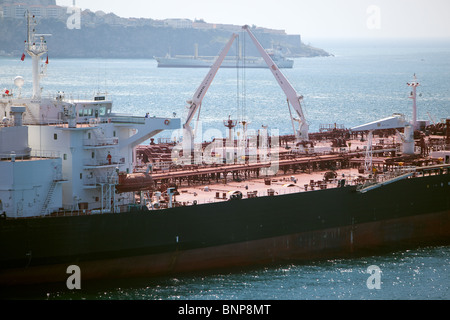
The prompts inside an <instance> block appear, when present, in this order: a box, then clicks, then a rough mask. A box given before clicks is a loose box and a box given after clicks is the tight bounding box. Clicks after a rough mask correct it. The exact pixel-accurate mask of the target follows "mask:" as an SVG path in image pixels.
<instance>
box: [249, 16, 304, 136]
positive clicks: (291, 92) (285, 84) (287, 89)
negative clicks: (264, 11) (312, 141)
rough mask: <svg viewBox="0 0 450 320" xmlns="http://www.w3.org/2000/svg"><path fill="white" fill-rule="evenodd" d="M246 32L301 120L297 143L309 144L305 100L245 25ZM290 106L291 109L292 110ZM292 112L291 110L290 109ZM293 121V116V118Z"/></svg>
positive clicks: (299, 120) (296, 134) (299, 121)
mask: <svg viewBox="0 0 450 320" xmlns="http://www.w3.org/2000/svg"><path fill="white" fill-rule="evenodd" d="M242 28H243V29H244V30H246V31H247V32H248V34H249V35H250V38H251V39H252V40H253V43H254V44H255V46H256V48H257V49H258V51H259V53H260V55H261V56H262V58H263V59H264V61H265V62H266V64H267V65H268V67H269V69H270V71H272V73H273V75H274V76H275V79H276V80H277V81H278V84H279V85H280V87H281V89H283V91H284V93H285V94H286V98H287V102H288V104H289V105H290V106H292V107H293V108H294V110H295V111H296V112H297V114H298V116H299V119H296V120H297V121H298V123H299V130H298V131H295V132H294V134H295V137H296V142H297V143H300V142H308V141H309V133H308V132H309V125H308V123H307V122H306V118H305V115H304V113H303V109H302V105H301V101H302V100H303V96H302V95H298V94H297V92H296V91H295V89H294V87H293V86H292V85H291V84H290V83H289V80H288V79H287V78H286V77H285V76H284V74H283V73H282V72H281V70H280V69H279V68H278V66H277V64H276V63H275V62H274V61H273V60H272V58H271V57H270V56H269V54H268V53H267V52H266V50H264V48H263V47H262V45H261V44H260V43H259V41H258V39H256V37H255V36H254V35H253V33H252V32H251V31H250V27H249V26H248V25H245V26H243V27H242ZM290 106H289V108H290ZM289 110H290V109H289ZM291 119H292V116H291Z"/></svg>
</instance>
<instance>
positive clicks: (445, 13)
mask: <svg viewBox="0 0 450 320" xmlns="http://www.w3.org/2000/svg"><path fill="white" fill-rule="evenodd" d="M75 1H76V2H75V4H76V6H77V7H80V8H82V9H83V10H84V9H90V10H91V11H94V12H95V11H97V10H102V11H104V12H106V13H109V12H113V13H115V14H116V15H118V16H120V17H124V18H129V17H135V18H151V19H157V20H163V19H167V18H186V19H191V20H194V19H203V20H205V21H206V22H209V23H223V24H235V25H245V24H248V25H256V26H259V27H265V28H271V29H280V30H285V31H286V32H287V33H288V34H301V35H302V39H303V40H304V41H305V40H306V41H308V40H314V39H337V38H366V39H367V38H369V39H370V37H373V38H376V39H379V38H408V39H411V38H450V18H449V14H450V0H220V1H219V0H157V1H156V0H126V1H124V0H75ZM73 2H74V0H57V4H58V5H65V6H71V5H73Z"/></svg>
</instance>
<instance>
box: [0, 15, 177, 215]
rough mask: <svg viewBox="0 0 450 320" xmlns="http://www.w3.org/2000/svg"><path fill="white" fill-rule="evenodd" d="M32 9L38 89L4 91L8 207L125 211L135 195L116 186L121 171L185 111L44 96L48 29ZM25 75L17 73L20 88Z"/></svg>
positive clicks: (10, 211)
mask: <svg viewBox="0 0 450 320" xmlns="http://www.w3.org/2000/svg"><path fill="white" fill-rule="evenodd" d="M33 19H34V18H33V17H31V16H28V39H27V41H26V43H25V46H26V48H25V49H26V52H27V53H28V54H29V55H30V57H31V59H32V68H33V93H32V95H31V97H29V98H23V97H22V93H20V94H18V95H16V94H14V93H12V92H5V93H3V94H2V95H1V96H0V115H1V118H2V122H1V124H0V159H1V160H0V177H1V178H0V214H3V215H6V216H7V217H33V216H44V215H48V214H51V213H53V212H56V211H63V210H64V211H79V210H85V211H89V212H94V213H95V212H97V213H103V212H118V211H119V209H120V206H126V205H127V204H129V203H133V202H134V197H133V193H120V194H117V193H116V186H117V184H118V174H119V173H120V172H126V173H132V171H133V168H134V166H135V160H136V159H135V152H134V150H135V148H136V146H138V145H139V144H141V143H143V142H144V141H146V140H148V139H150V138H151V137H153V136H155V135H156V134H158V133H160V132H162V131H164V130H173V129H178V128H179V127H180V120H179V119H167V118H156V117H152V118H146V117H144V116H142V117H136V116H131V115H121V114H116V113H113V111H112V101H110V100H108V99H107V96H106V95H102V94H99V95H96V96H95V97H93V98H92V99H90V100H71V99H69V98H67V97H66V96H65V94H64V93H62V92H58V93H56V94H55V95H54V97H53V98H42V97H41V92H42V88H41V87H40V78H41V76H42V66H40V64H39V62H40V61H39V60H40V59H41V57H42V56H43V55H45V54H46V53H47V45H46V41H45V35H37V34H35V22H34V21H33ZM23 83H24V80H23V78H21V77H17V78H16V80H15V85H16V86H17V87H18V91H19V92H20V91H21V86H22V85H23Z"/></svg>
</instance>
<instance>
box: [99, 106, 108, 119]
mask: <svg viewBox="0 0 450 320" xmlns="http://www.w3.org/2000/svg"><path fill="white" fill-rule="evenodd" d="M98 114H99V115H100V117H101V116H104V115H106V107H101V108H100V110H99V112H98Z"/></svg>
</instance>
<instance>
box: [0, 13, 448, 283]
mask: <svg viewBox="0 0 450 320" xmlns="http://www.w3.org/2000/svg"><path fill="white" fill-rule="evenodd" d="M28 28H29V29H28V39H27V41H26V42H25V50H26V52H27V53H28V55H29V56H30V57H31V59H32V61H33V73H32V74H33V94H32V96H31V97H30V98H22V97H21V96H15V95H14V94H13V93H11V92H9V91H8V92H4V93H3V94H2V96H1V97H0V112H1V113H2V114H4V115H5V117H4V118H3V120H2V123H1V125H0V142H1V144H0V176H1V179H0V214H1V218H0V246H1V248H2V249H1V250H0V286H18V285H32V284H41V283H54V282H56V283H65V282H66V280H67V278H68V273H67V270H68V268H69V267H71V266H77V267H79V268H80V270H81V276H82V279H83V281H85V280H86V281H87V280H94V279H110V278H129V277H147V276H148V277H150V276H161V275H175V274H176V275H178V274H181V273H185V272H202V271H205V270H217V269H229V268H240V267H248V266H256V265H267V264H273V263H284V262H287V261H289V262H295V261H309V260H315V259H329V258H336V257H348V256H353V255H364V254H373V253H375V252H380V251H383V250H396V249H398V248H411V247H413V246H423V245H434V244H437V245H442V244H448V243H449V242H450V151H447V150H448V149H447V145H450V121H449V120H447V121H446V123H445V128H446V129H444V130H443V132H432V134H431V135H430V134H427V135H425V134H421V132H422V133H423V131H424V130H430V129H431V128H420V127H419V126H417V123H416V122H415V121H414V122H413V123H409V122H406V121H405V120H404V118H403V117H401V116H399V115H394V116H393V117H389V118H386V119H382V120H380V121H376V122H374V123H370V124H367V125H363V126H360V127H355V128H352V129H351V130H348V129H340V128H338V127H337V126H334V127H333V126H332V127H330V128H323V129H324V130H323V131H322V130H321V132H319V133H312V134H311V133H309V132H308V126H307V123H306V121H305V119H304V116H303V113H302V110H301V101H302V99H303V97H302V96H299V95H297V94H296V93H295V92H294V91H293V89H292V86H290V85H289V83H288V82H287V80H286V79H285V78H284V76H283V74H282V73H281V71H280V70H279V69H278V68H277V67H276V65H275V64H274V63H273V61H271V60H270V57H269V56H268V55H267V53H265V54H264V49H263V48H262V47H260V46H258V45H259V44H258V43H257V41H256V39H254V41H255V44H256V45H257V47H258V49H260V52H261V55H262V56H263V58H264V60H265V61H266V63H267V64H268V66H269V70H271V71H272V72H273V73H274V75H275V77H276V79H277V80H278V81H279V84H280V85H281V86H282V88H283V90H285V93H286V95H287V97H288V102H289V103H290V106H292V108H293V109H294V111H295V112H297V115H298V116H299V118H300V120H298V122H299V129H298V130H296V131H295V132H294V135H292V136H277V135H272V136H270V137H269V136H268V135H267V133H265V134H264V132H262V133H261V135H258V136H257V137H250V136H248V135H243V136H245V140H244V141H237V140H235V139H234V138H233V136H232V135H231V129H232V128H233V126H234V125H235V123H234V122H233V121H232V120H230V119H229V120H227V121H225V125H226V126H227V127H228V128H229V129H230V136H229V139H227V140H223V141H213V142H212V143H211V144H207V145H203V144H201V145H199V146H198V145H197V146H195V145H192V144H191V145H190V142H191V141H192V140H191V138H192V130H191V129H190V126H189V124H190V121H191V120H192V119H193V116H194V114H195V113H196V112H197V111H198V109H199V106H200V105H201V100H202V98H203V96H204V95H205V94H206V92H207V89H208V87H209V85H210V83H211V82H212V79H213V78H214V75H215V73H216V72H217V69H218V68H219V67H220V64H221V62H223V59H224V57H225V55H226V51H227V48H229V47H230V46H231V43H232V41H233V40H234V39H235V38H236V37H235V35H233V37H232V38H231V39H230V42H229V43H228V44H227V46H226V47H225V49H224V51H223V52H222V53H221V55H220V56H219V58H218V59H217V60H216V62H215V63H214V65H213V66H212V68H211V70H210V72H209V73H208V74H207V76H206V77H205V81H204V82H203V83H202V84H201V85H200V87H199V89H198V91H197V92H196V93H195V94H194V96H193V99H192V100H191V101H189V102H188V103H189V106H188V107H189V115H188V118H187V121H186V123H185V124H184V125H183V128H184V130H185V132H184V133H185V134H184V135H183V141H182V143H180V144H176V143H174V142H170V143H166V144H153V143H151V144H150V145H142V144H143V143H144V141H148V140H149V139H153V138H152V137H154V136H155V135H156V134H158V133H160V132H162V131H164V130H175V129H179V128H180V127H181V120H180V119H177V118H156V117H152V118H149V117H139V116H133V115H122V114H116V113H114V112H113V110H112V102H111V101H110V100H108V98H107V96H106V95H102V94H98V95H96V96H94V97H93V98H92V99H89V100H78V101H76V100H72V99H68V98H66V97H65V95H64V93H62V92H58V93H56V94H55V95H54V96H53V97H51V98H43V97H41V87H40V83H39V80H40V77H41V70H40V68H41V67H40V64H39V59H41V57H42V56H44V55H45V54H46V52H47V45H46V42H45V39H44V36H43V35H36V34H35V33H34V32H35V31H34V30H35V21H34V18H33V17H32V16H30V15H28ZM244 29H246V28H245V27H244ZM246 30H247V31H248V32H249V33H250V31H249V30H248V28H247V29H246ZM250 35H251V36H252V34H251V33H250ZM416 80H417V79H415V80H414V81H413V82H412V83H409V84H408V85H409V86H410V87H411V88H412V89H413V91H412V93H411V94H412V97H413V101H414V106H415V102H416V93H415V88H416V87H417V86H418V85H419V83H418V82H417V81H416ZM23 81H24V80H23V79H22V78H20V77H17V78H16V79H15V85H16V86H17V87H19V89H20V88H21V86H22V85H23ZM442 128H444V127H442ZM421 129H422V131H421ZM392 130H404V132H403V133H400V132H398V131H397V133H396V132H395V131H394V134H401V135H403V139H402V141H403V143H402V144H399V145H389V143H387V141H391V139H384V138H385V137H386V136H387V135H388V134H392V132H393V131H392ZM360 135H363V136H365V137H366V138H367V139H364V142H362V139H360ZM349 142H351V146H350V143H349ZM366 142H367V143H366ZM376 142H377V143H376ZM197 148H198V150H200V152H194V153H192V151H194V150H196V149H197ZM429 150H432V152H428V151H429ZM198 154H201V155H200V156H199V155H198ZM193 155H194V156H193Z"/></svg>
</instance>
